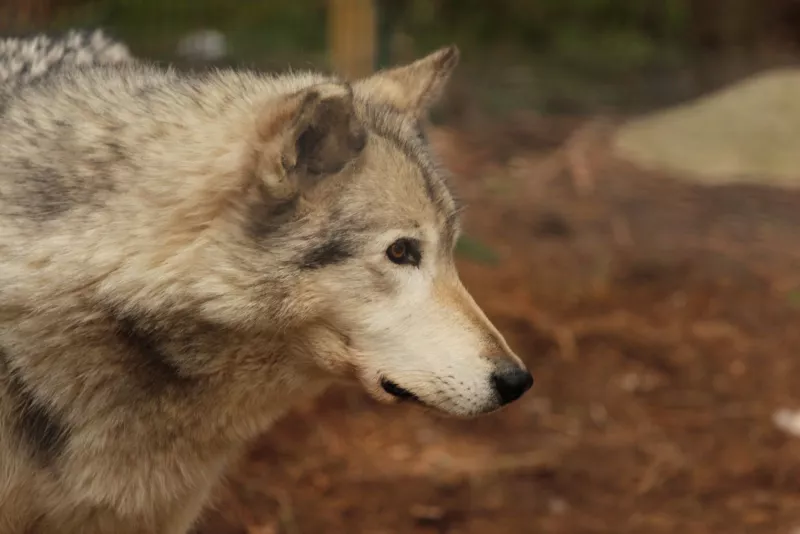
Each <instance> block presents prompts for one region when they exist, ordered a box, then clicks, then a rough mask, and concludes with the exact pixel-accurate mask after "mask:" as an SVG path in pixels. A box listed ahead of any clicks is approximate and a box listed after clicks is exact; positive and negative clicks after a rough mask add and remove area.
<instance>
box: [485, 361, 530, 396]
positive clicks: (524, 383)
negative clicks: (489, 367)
mask: <svg viewBox="0 0 800 534" xmlns="http://www.w3.org/2000/svg"><path fill="white" fill-rule="evenodd" d="M492 384H494V388H495V389H496V390H497V394H498V395H500V402H501V403H502V404H508V403H509V402H514V401H515V400H517V399H518V398H520V397H521V396H522V394H523V393H525V392H526V391H528V390H529V389H531V386H532V385H533V375H531V374H530V373H529V372H528V371H527V369H523V368H521V367H517V366H514V367H508V368H505V369H502V370H498V371H495V372H494V373H493V374H492Z"/></svg>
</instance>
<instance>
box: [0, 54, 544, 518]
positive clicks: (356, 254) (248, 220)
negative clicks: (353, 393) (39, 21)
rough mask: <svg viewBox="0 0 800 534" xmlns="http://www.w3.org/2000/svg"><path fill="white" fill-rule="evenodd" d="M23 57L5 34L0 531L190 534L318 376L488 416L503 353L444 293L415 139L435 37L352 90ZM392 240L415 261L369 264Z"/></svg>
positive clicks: (438, 85) (440, 68) (424, 151)
mask: <svg viewBox="0 0 800 534" xmlns="http://www.w3.org/2000/svg"><path fill="white" fill-rule="evenodd" d="M0 43H1V42H0ZM3 46H5V47H6V48H3ZM15 46H16V48H15ZM24 48H25V47H24V46H23V47H22V49H24ZM19 49H20V47H19V46H18V45H13V44H12V45H9V44H8V42H6V43H5V45H3V44H0V72H9V69H12V70H13V71H14V72H16V73H18V74H17V75H11V76H10V78H9V76H8V75H6V79H5V83H6V87H7V90H6V92H5V94H6V95H7V96H6V97H5V99H4V101H0V534H10V533H23V532H24V533H27V534H39V533H50V532H59V533H65V534H68V533H78V532H80V533H85V534H94V533H114V534H126V533H144V532H158V533H166V534H177V533H183V532H186V531H187V529H188V528H189V527H190V525H191V524H192V522H193V521H194V520H195V519H196V517H197V516H198V514H199V513H200V510H201V508H202V506H203V504H204V503H205V501H206V499H207V497H208V494H209V491H210V489H211V487H212V486H213V484H214V483H215V482H216V481H217V480H218V479H219V477H220V475H221V474H222V472H223V470H224V468H225V466H226V464H228V462H229V461H230V460H231V459H232V458H235V457H236V455H237V454H238V453H239V452H240V451H241V450H242V448H243V447H244V446H245V445H246V444H247V442H248V440H250V439H252V438H253V437H255V436H257V435H258V434H259V433H260V432H263V431H264V430H265V429H266V428H267V427H268V426H269V424H270V422H271V421H272V420H274V419H275V418H276V417H278V416H279V415H280V414H281V413H283V412H284V411H285V410H287V409H288V408H289V407H291V405H292V403H294V402H295V401H296V400H297V399H299V398H302V397H304V396H308V395H313V394H315V393H317V392H319V391H320V390H321V389H322V388H324V387H325V386H326V385H327V384H328V383H329V382H330V381H331V380H332V379H345V380H347V379H350V380H355V381H359V382H360V383H361V384H363V386H364V388H365V389H366V391H367V392H369V393H370V394H371V395H373V396H374V397H375V398H377V399H379V400H383V401H392V400H395V399H396V397H413V398H416V399H417V400H419V401H420V402H421V403H422V404H424V405H426V406H428V407H430V408H435V409H438V410H441V411H443V412H446V413H450V414H453V415H460V416H468V415H474V414H478V413H484V412H488V411H492V410H494V409H496V408H498V407H499V406H500V404H501V398H500V397H501V396H502V395H499V394H498V391H499V390H497V389H496V388H495V385H494V384H495V381H493V378H492V377H496V376H498V374H502V373H507V372H509V370H510V371H513V372H517V373H521V372H523V371H522V369H523V368H522V364H521V362H520V361H519V360H518V359H517V358H516V356H514V354H513V353H512V352H511V350H510V349H509V348H508V346H507V345H506V343H505V342H504V341H503V338H502V336H501V335H500V334H499V333H498V332H497V331H496V330H495V329H494V327H493V326H492V325H491V323H490V322H489V321H488V320H487V318H486V317H485V316H484V315H483V313H482V312H481V311H480V309H479V308H478V307H477V306H476V305H475V303H474V302H473V300H472V299H471V298H470V296H469V295H468V293H467V292H466V291H465V289H464V288H463V286H462V285H461V283H460V282H459V279H458V275H457V273H456V270H455V266H454V264H453V259H452V250H453V246H454V242H455V239H456V237H457V235H458V231H459V230H458V216H457V214H458V205H457V203H456V201H455V200H454V199H453V197H452V195H451V193H450V190H449V188H448V186H447V184H446V182H445V178H444V175H443V172H442V170H441V169H439V168H438V167H437V166H436V164H435V162H434V159H433V157H432V155H431V153H430V151H429V150H428V147H427V144H426V142H425V139H424V136H423V135H422V124H423V122H424V119H425V115H426V112H427V109H428V107H429V106H430V105H431V104H433V103H434V102H435V101H436V99H437V98H438V96H439V94H440V93H441V92H442V90H443V88H444V85H445V82H446V80H447V78H448V76H449V74H450V72H451V70H452V69H453V67H454V66H455V64H456V61H457V58H458V54H457V51H456V50H455V49H454V48H449V49H443V50H440V51H438V52H436V53H434V54H432V55H430V56H428V57H426V58H423V59H421V60H419V61H417V62H415V63H412V64H411V65H407V66H405V67H398V68H396V69H392V70H388V71H384V72H381V73H378V74H376V75H374V76H372V77H370V78H368V79H366V80H359V81H356V82H353V83H346V82H344V81H342V80H340V79H337V78H335V77H332V76H324V75H321V74H314V73H297V74H291V75H284V76H277V77H276V76H266V75H262V74H257V73H253V72H246V71H232V70H229V71H223V72H216V73H211V74H202V75H200V74H198V75H186V74H179V73H177V72H174V71H172V70H162V69H158V68H155V67H153V66H148V65H143V64H139V63H138V62H133V61H129V60H128V57H127V54H121V55H120V56H116V55H114V54H112V56H114V58H116V59H114V58H112V59H110V60H109V59H108V57H106V56H102V54H101V55H100V56H97V57H95V59H91V57H94V56H92V55H91V54H89V58H88V59H86V60H84V61H79V62H78V63H84V64H85V65H84V66H83V67H75V66H73V67H70V68H63V64H62V68H59V69H45V71H46V72H40V73H38V74H37V75H36V76H35V79H33V80H31V79H25V80H23V78H22V77H21V76H19V73H20V72H31V70H30V69H31V67H28V68H27V69H26V68H24V67H23V68H19V67H15V66H14V65H17V64H18V63H19V62H20V60H21V61H23V62H24V61H29V62H30V63H31V65H34V64H38V63H37V62H38V61H39V59H37V58H34V59H32V60H30V59H29V60H26V59H25V56H24V55H20V54H18V53H16V52H14V50H19ZM3 50H5V51H6V52H5V55H4V53H3ZM9 50H11V52H10V53H9V52H8V51H9ZM79 55H80V54H79ZM15 62H16V63H15ZM61 63H63V62H61ZM4 69H5V70H4ZM34 71H37V72H38V69H34ZM398 238H407V239H409V240H411V241H408V242H409V243H413V242H418V243H419V247H420V253H421V261H420V263H419V265H417V266H414V265H408V264H405V265H397V264H395V263H394V262H393V261H390V260H389V259H388V258H387V248H390V246H391V244H392V243H393V242H395V240H397V239H398ZM389 384H391V386H390V385H389ZM528 385H529V384H528ZM392 388H394V389H392ZM525 388H527V385H526V386H525ZM523 389H524V388H523ZM392 391H394V395H391V394H390V392H392ZM521 391H522V390H520V392H521ZM506 401H507V399H506Z"/></svg>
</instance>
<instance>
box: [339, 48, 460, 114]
mask: <svg viewBox="0 0 800 534" xmlns="http://www.w3.org/2000/svg"><path fill="white" fill-rule="evenodd" d="M459 55H460V53H459V51H458V48H457V47H456V46H455V45H452V46H448V47H445V48H440V49H439V50H437V51H436V52H433V53H432V54H429V55H427V56H425V57H423V58H422V59H418V60H417V61H414V62H413V63H410V64H408V65H405V66H402V67H395V68H392V69H387V70H383V71H379V72H377V73H375V74H373V75H372V76H369V77H367V78H364V79H363V80H359V81H358V82H356V83H355V84H354V85H355V87H356V88H357V89H358V90H359V91H363V92H364V93H365V94H367V95H368V97H369V98H374V99H375V100H378V101H381V102H384V103H386V104H389V105H390V106H392V107H394V108H395V109H397V110H398V111H400V112H403V113H410V114H412V115H415V116H417V117H421V116H423V115H425V114H426V113H427V112H428V110H429V109H430V107H431V106H432V105H433V104H435V103H436V101H437V100H438V99H439V97H440V96H441V95H442V93H443V92H444V88H445V86H446V85H447V82H448V80H449V79H450V75H451V74H452V73H453V70H454V69H455V67H456V65H458V59H459Z"/></svg>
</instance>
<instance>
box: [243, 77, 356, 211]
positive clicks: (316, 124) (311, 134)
mask: <svg viewBox="0 0 800 534" xmlns="http://www.w3.org/2000/svg"><path fill="white" fill-rule="evenodd" d="M365 142H366V131H365V129H364V127H363V125H362V124H361V123H360V122H359V121H358V119H357V118H356V113H355V108H354V104H353V90H352V88H351V87H350V86H349V85H346V84H339V83H324V84H319V85H315V86H312V87H309V88H307V89H303V90H301V91H299V92H297V93H294V94H292V95H288V96H286V97H282V99H281V100H280V101H279V102H274V101H272V102H269V103H268V105H266V106H265V107H264V109H263V111H262V112H261V113H260V114H259V116H258V118H257V145H258V147H259V148H258V150H257V161H256V166H255V169H254V170H255V172H256V174H257V175H258V176H259V178H260V179H262V180H263V181H264V185H266V186H267V189H268V190H269V191H270V193H272V194H273V196H275V197H278V198H280V197H286V196H291V195H293V194H295V193H297V192H299V190H302V189H303V188H304V187H307V186H310V185H312V184H313V183H315V182H317V181H318V180H319V179H321V177H323V176H325V175H329V174H334V173H337V172H339V171H340V170H342V168H344V166H345V165H347V163H349V162H350V161H351V160H353V159H355V158H356V157H357V156H358V154H359V153H360V152H361V151H362V150H363V148H364V144H365Z"/></svg>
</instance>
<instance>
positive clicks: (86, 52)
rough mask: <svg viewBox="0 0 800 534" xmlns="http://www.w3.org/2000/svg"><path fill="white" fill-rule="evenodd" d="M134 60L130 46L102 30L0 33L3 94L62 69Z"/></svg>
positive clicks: (0, 66)
mask: <svg viewBox="0 0 800 534" xmlns="http://www.w3.org/2000/svg"><path fill="white" fill-rule="evenodd" d="M132 60H133V57H132V56H131V53H130V51H129V50H128V47H127V46H125V45H124V44H123V43H121V42H119V41H116V40H114V39H112V38H110V37H109V36H108V35H106V34H105V33H104V32H103V31H102V30H94V31H91V32H87V31H78V30H70V31H69V32H67V33H66V34H64V35H61V36H50V35H44V34H39V35H33V36H30V37H21V38H17V37H6V38H3V37H0V97H2V96H3V95H4V94H5V95H8V94H10V93H12V92H13V91H14V90H15V89H17V88H19V87H20V86H23V85H25V84H27V83H30V82H32V81H35V80H37V79H39V78H42V77H44V76H47V75H48V74H50V73H52V72H55V71H57V70H60V69H64V68H70V67H78V66H88V65H100V64H114V63H126V62H129V61H132Z"/></svg>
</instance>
